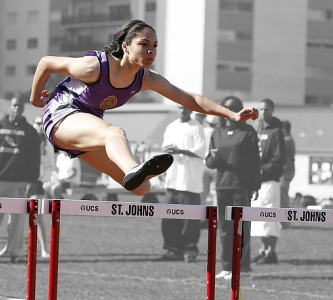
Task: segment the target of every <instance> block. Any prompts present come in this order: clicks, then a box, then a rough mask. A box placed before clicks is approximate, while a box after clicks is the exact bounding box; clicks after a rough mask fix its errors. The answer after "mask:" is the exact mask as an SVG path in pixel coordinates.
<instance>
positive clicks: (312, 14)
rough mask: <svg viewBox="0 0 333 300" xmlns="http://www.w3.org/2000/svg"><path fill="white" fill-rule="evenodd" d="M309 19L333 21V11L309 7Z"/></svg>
mask: <svg viewBox="0 0 333 300" xmlns="http://www.w3.org/2000/svg"><path fill="white" fill-rule="evenodd" d="M308 20H310V21H329V22H332V21H333V11H332V10H323V9H309V10H308Z"/></svg>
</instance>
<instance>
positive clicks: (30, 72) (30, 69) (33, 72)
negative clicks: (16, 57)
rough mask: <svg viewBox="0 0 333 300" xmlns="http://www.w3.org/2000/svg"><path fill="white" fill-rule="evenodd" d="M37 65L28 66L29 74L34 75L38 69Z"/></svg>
mask: <svg viewBox="0 0 333 300" xmlns="http://www.w3.org/2000/svg"><path fill="white" fill-rule="evenodd" d="M36 68H37V66H36V65H29V66H27V75H34V74H35V71H36Z"/></svg>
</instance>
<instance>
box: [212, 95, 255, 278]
mask: <svg viewBox="0 0 333 300" xmlns="http://www.w3.org/2000/svg"><path fill="white" fill-rule="evenodd" d="M221 105H223V106H225V107H228V108H229V109H230V110H232V111H237V110H238V109H242V108H243V103H242V101H241V100H240V99H239V98H237V97H235V96H228V97H226V98H224V99H223V100H222V102H221ZM209 149H210V152H209V153H208V156H207V157H206V164H207V166H208V167H209V168H211V169H217V174H216V193H217V203H218V208H219V221H218V223H219V232H220V239H221V245H222V254H221V262H222V271H221V272H220V273H219V274H217V275H216V278H224V279H231V270H232V245H233V244H232V241H233V222H230V221H227V220H225V209H226V206H250V200H251V199H257V197H258V190H259V189H260V184H261V178H260V156H259V147H258V137H257V133H256V131H255V129H254V128H253V127H252V126H251V125H248V124H246V123H237V122H235V121H232V120H228V119H227V120H226V119H223V118H221V119H220V125H219V126H217V127H215V129H214V131H213V133H212V135H211V139H210V144H209ZM250 262H251V256H250V222H243V248H242V261H241V274H242V275H248V274H250V271H251V268H250Z"/></svg>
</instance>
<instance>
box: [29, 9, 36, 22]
mask: <svg viewBox="0 0 333 300" xmlns="http://www.w3.org/2000/svg"><path fill="white" fill-rule="evenodd" d="M38 19H39V12H38V10H32V11H29V12H28V23H37V22H38Z"/></svg>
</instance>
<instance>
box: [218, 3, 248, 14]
mask: <svg viewBox="0 0 333 300" xmlns="http://www.w3.org/2000/svg"><path fill="white" fill-rule="evenodd" d="M220 10H229V11H233V12H237V11H238V12H240V11H241V12H252V11H253V3H250V2H238V1H226V0H220Z"/></svg>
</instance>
